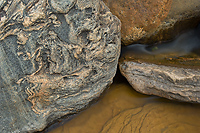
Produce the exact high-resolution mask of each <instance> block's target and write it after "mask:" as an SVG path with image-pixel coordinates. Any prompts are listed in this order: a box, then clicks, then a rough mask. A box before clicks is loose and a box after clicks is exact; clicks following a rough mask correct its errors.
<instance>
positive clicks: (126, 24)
mask: <svg viewBox="0 0 200 133" xmlns="http://www.w3.org/2000/svg"><path fill="white" fill-rule="evenodd" d="M104 2H105V3H106V5H107V6H108V7H109V8H110V10H111V12H112V13H113V14H114V15H116V16H118V18H119V19H120V20H121V21H122V31H121V32H122V42H123V44H124V45H129V44H131V43H148V44H150V43H155V42H159V41H167V40H170V39H172V38H175V37H176V36H177V34H179V33H181V32H182V31H183V30H186V29H189V28H193V27H195V26H196V25H197V24H198V23H199V22H200V2H199V0H154V1H151V0H140V1H136V0H125V1H124V0H115V1H114V2H113V0H104Z"/></svg>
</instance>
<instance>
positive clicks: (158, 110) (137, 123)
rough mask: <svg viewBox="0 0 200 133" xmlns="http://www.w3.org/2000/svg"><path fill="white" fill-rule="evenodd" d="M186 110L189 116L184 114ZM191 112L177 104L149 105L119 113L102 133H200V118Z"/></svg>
mask: <svg viewBox="0 0 200 133" xmlns="http://www.w3.org/2000/svg"><path fill="white" fill-rule="evenodd" d="M186 110H187V112H188V115H186V114H185V113H184V112H186ZM189 112H191V110H188V109H186V108H184V107H183V106H180V105H177V104H176V106H172V104H169V103H162V104H158V103H153V104H147V105H144V106H143V107H138V108H132V109H128V110H125V111H123V112H121V113H119V114H118V115H116V116H115V117H114V118H112V119H110V120H109V121H108V122H107V123H106V124H105V125H104V127H103V129H102V131H101V133H114V132H122V133H147V132H148V133H160V132H179V133H180V132H185V131H190V132H193V133H198V132H199V130H200V125H199V122H198V121H199V120H200V118H198V117H196V115H193V114H190V113H189ZM194 122H196V123H195V124H194Z"/></svg>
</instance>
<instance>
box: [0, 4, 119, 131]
mask: <svg viewBox="0 0 200 133" xmlns="http://www.w3.org/2000/svg"><path fill="white" fill-rule="evenodd" d="M0 7H1V11H0V16H1V17H0V29H1V30H0V99H1V100H0V132H1V133H7V132H33V131H39V130H42V129H44V128H45V126H46V125H47V124H48V123H49V122H52V121H53V120H54V119H57V118H59V117H61V116H63V115H67V114H73V113H77V112H78V111H80V110H81V109H83V108H85V107H86V106H87V105H88V104H89V102H91V101H92V100H93V99H95V98H97V97H98V96H99V95H100V94H101V92H102V91H103V90H104V89H105V88H106V87H107V86H108V85H109V84H111V83H112V79H113V77H114V75H115V73H116V68H117V62H118V57H119V53H120V42H121V40H120V21H119V20H118V19H117V18H116V17H115V16H113V15H112V14H111V13H110V11H109V10H108V8H107V7H106V6H105V5H104V3H103V2H102V1H99V0H59V1H56V0H17V1H13V0H2V1H1V3H0Z"/></svg>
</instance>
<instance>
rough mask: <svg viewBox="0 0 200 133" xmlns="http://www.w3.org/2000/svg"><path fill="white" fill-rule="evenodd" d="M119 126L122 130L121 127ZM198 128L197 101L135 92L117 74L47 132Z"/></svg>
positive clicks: (191, 129)
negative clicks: (81, 107)
mask: <svg viewBox="0 0 200 133" xmlns="http://www.w3.org/2000/svg"><path fill="white" fill-rule="evenodd" d="M122 129H123V130H122ZM133 131H134V132H189V131H191V132H193V133H194V132H199V131H200V105H199V104H191V103H182V102H175V101H170V100H167V99H164V98H159V97H156V96H147V95H142V94H140V93H137V92H136V91H134V90H133V89H132V87H131V86H130V85H129V84H128V82H127V81H126V80H125V79H124V78H123V77H122V76H121V75H120V74H118V75H117V77H116V78H115V80H114V84H112V85H111V87H110V88H109V89H108V90H106V91H105V93H104V94H103V96H101V98H100V99H99V101H98V102H97V103H96V104H94V105H92V106H91V107H90V108H88V109H87V110H85V111H82V112H81V113H79V114H78V115H77V116H76V117H74V118H73V119H72V120H70V121H68V122H67V123H65V124H64V125H62V126H60V127H58V128H56V129H54V130H51V131H48V132H49V133H97V132H133Z"/></svg>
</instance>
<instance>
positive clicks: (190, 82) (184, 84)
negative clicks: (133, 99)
mask: <svg viewBox="0 0 200 133" xmlns="http://www.w3.org/2000/svg"><path fill="white" fill-rule="evenodd" d="M119 68H120V71H121V73H122V75H123V76H125V77H126V79H127V80H128V82H129V83H130V84H131V86H132V87H133V88H134V89H135V90H136V91H138V92H141V93H144V94H148V95H157V96H160V97H165V98H168V99H174V100H181V101H186V102H195V103H200V71H199V69H186V68H178V67H173V66H164V65H156V64H149V63H144V62H134V61H128V60H123V61H121V62H120V65H119Z"/></svg>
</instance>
